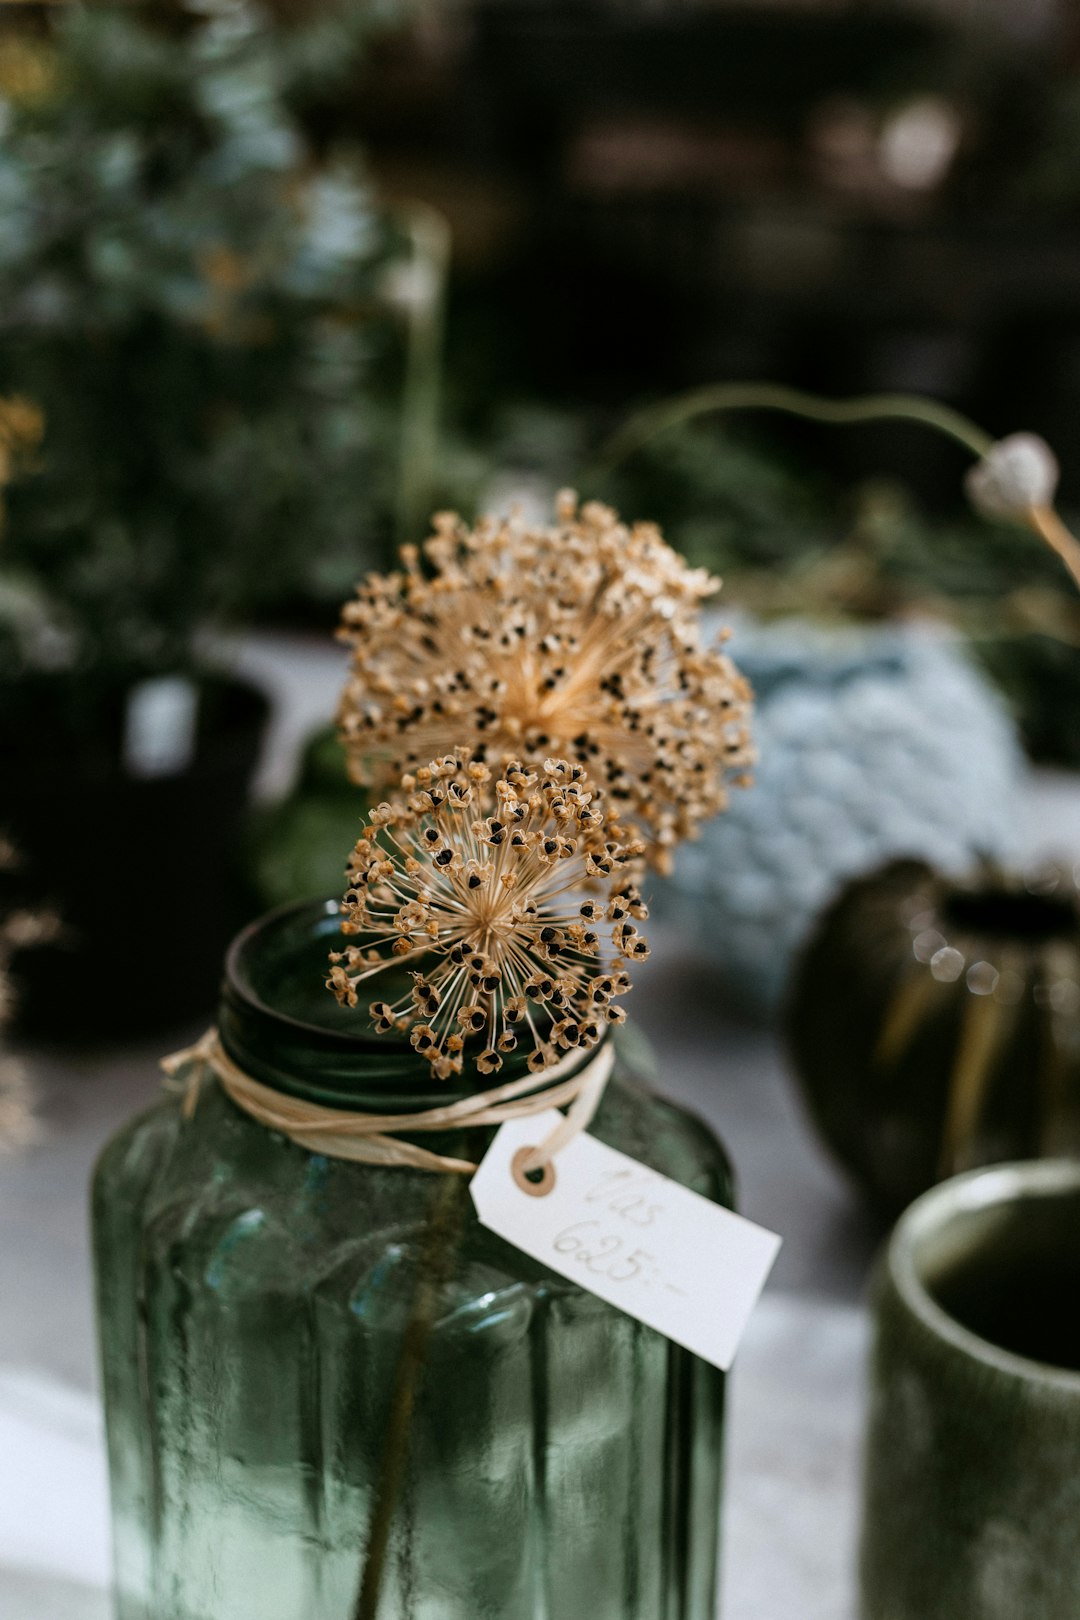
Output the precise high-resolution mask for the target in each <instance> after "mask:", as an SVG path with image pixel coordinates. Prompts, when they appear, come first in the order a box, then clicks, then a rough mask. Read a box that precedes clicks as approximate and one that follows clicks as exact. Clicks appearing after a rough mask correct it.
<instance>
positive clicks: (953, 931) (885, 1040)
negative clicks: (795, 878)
mask: <svg viewBox="0 0 1080 1620" xmlns="http://www.w3.org/2000/svg"><path fill="white" fill-rule="evenodd" d="M787 1034H788V1042H789V1047H790V1051H791V1055H792V1061H793V1066H794V1069H795V1072H796V1074H797V1076H798V1078H799V1081H800V1083H801V1086H802V1089H803V1094H804V1096H805V1098H806V1100H807V1103H808V1105H809V1108H810V1112H811V1115H812V1118H813V1120H814V1122H815V1124H816V1125H817V1127H818V1129H819V1130H820V1132H821V1134H822V1136H823V1137H824V1139H825V1141H826V1142H827V1143H828V1145H829V1146H830V1147H831V1149H832V1150H833V1152H834V1153H835V1155H836V1157H837V1158H838V1159H839V1160H840V1162H841V1163H842V1164H843V1165H844V1166H845V1168H846V1169H847V1170H848V1171H849V1172H850V1173H851V1175H852V1176H853V1177H854V1178H855V1179H856V1181H857V1182H858V1183H859V1184H860V1186H861V1187H862V1188H863V1189H864V1191H865V1192H866V1193H867V1194H868V1196H869V1197H870V1199H871V1200H872V1201H873V1202H874V1203H875V1204H876V1205H877V1206H878V1208H879V1209H880V1210H881V1211H882V1212H883V1213H884V1214H885V1215H887V1216H890V1217H893V1216H895V1215H897V1214H899V1212H900V1210H902V1209H903V1208H904V1207H905V1206H906V1205H907V1204H909V1203H910V1202H911V1200H912V1199H913V1198H916V1197H917V1196H918V1195H919V1193H921V1192H924V1191H925V1190H926V1188H927V1187H930V1186H932V1185H933V1184H934V1182H936V1181H939V1180H942V1179H944V1178H946V1177H948V1176H951V1175H955V1174H957V1173H958V1172H960V1171H963V1170H969V1169H973V1168H975V1167H976V1166H978V1165H981V1164H994V1163H1003V1162H1004V1161H1005V1160H1010V1159H1023V1158H1042V1157H1047V1158H1052V1157H1055V1156H1058V1155H1069V1154H1080V893H1078V888H1077V877H1076V874H1075V873H1074V872H1073V871H1071V870H1070V869H1069V868H1067V867H1065V866H1063V865H1055V864H1049V865H1047V866H1046V867H1044V868H1042V869H1041V870H1039V871H1038V872H1035V873H1030V874H1027V875H1022V874H1008V873H1004V872H1001V871H1000V870H996V869H991V868H987V869H985V870H983V871H980V872H976V873H973V874H972V875H971V876H970V877H968V878H966V879H964V880H957V879H953V878H948V877H946V876H944V875H943V874H941V873H939V872H935V871H933V870H932V869H931V868H930V867H928V866H927V865H925V863H923V862H922V861H909V860H902V861H893V862H890V863H889V864H888V865H887V866H884V867H882V868H881V869H880V870H878V871H876V872H873V873H871V874H869V875H868V876H867V877H864V878H859V879H857V880H856V881H855V882H853V883H850V884H848V886H847V887H846V888H845V889H844V890H843V891H842V892H841V893H840V895H839V896H838V897H837V899H836V900H835V902H834V903H833V905H832V906H831V907H830V908H829V909H828V910H827V911H826V912H825V913H824V914H823V916H822V917H821V919H820V921H819V922H818V924H817V927H816V929H815V931H814V934H813V935H812V936H811V938H810V939H809V941H808V942H807V944H806V946H805V949H804V951H803V953H802V957H801V960H800V962H799V965H798V968H797V971H796V974H795V979H794V983H793V989H792V995H791V999H790V1003H789V1006H788V1012H787Z"/></svg>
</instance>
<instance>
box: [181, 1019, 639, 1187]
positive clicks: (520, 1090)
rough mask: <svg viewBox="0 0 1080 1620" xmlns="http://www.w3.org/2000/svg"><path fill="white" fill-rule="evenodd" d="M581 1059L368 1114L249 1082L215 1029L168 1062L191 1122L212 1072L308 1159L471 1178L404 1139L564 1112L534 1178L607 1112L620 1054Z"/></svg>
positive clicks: (607, 1050)
mask: <svg viewBox="0 0 1080 1620" xmlns="http://www.w3.org/2000/svg"><path fill="white" fill-rule="evenodd" d="M578 1062H580V1053H578V1052H569V1053H567V1055H566V1056H565V1057H563V1058H560V1060H559V1061H558V1062H557V1063H554V1064H552V1065H551V1066H550V1067H549V1068H547V1069H544V1070H542V1071H541V1072H540V1073H539V1074H525V1075H521V1076H520V1077H519V1078H518V1079H516V1080H509V1081H507V1082H506V1083H505V1084H504V1085H501V1086H494V1087H492V1088H491V1090H489V1091H478V1092H475V1093H474V1094H473V1095H472V1096H469V1097H461V1098H459V1099H457V1100H456V1101H455V1102H452V1103H446V1104H444V1105H443V1106H441V1107H439V1108H426V1109H423V1110H421V1111H420V1112H418V1113H411V1114H368V1113H363V1112H362V1111H360V1110H352V1109H334V1108H324V1107H323V1106H322V1105H321V1104H319V1103H314V1102H308V1101H307V1100H306V1099H304V1098H300V1097H291V1096H287V1095H286V1094H284V1093H282V1092H280V1091H275V1090H274V1089H273V1088H272V1087H271V1086H264V1085H262V1084H261V1083H260V1082H259V1081H258V1080H254V1079H252V1077H251V1075H249V1074H246V1073H245V1072H244V1070H243V1069H241V1068H240V1067H239V1065H238V1064H236V1063H234V1061H233V1059H232V1058H231V1057H230V1056H229V1054H228V1052H227V1051H226V1050H225V1048H224V1046H223V1045H222V1043H221V1038H220V1036H219V1035H218V1032H217V1030H216V1029H209V1030H207V1032H206V1034H205V1035H203V1036H202V1037H201V1038H200V1039H199V1040H198V1041H196V1042H195V1043H194V1045H192V1046H188V1047H185V1048H184V1049H183V1050H182V1051H179V1052H174V1053H172V1055H171V1056H169V1057H166V1058H163V1059H162V1060H161V1067H162V1068H163V1069H164V1071H165V1073H166V1075H167V1076H168V1078H169V1080H170V1081H172V1082H173V1083H174V1089H177V1090H179V1091H180V1092H181V1093H182V1095H183V1103H182V1112H183V1114H184V1116H185V1118H190V1117H191V1116H192V1115H193V1114H194V1112H195V1109H196V1108H197V1107H198V1102H199V1094H200V1092H201V1090H202V1087H203V1084H204V1082H205V1080H206V1078H207V1076H208V1075H213V1076H214V1077H215V1078H216V1079H217V1081H218V1082H219V1084H220V1085H221V1087H222V1089H223V1090H224V1092H225V1094H226V1096H228V1097H229V1098H230V1099H231V1101H232V1102H234V1103H235V1104H236V1106H237V1107H238V1108H240V1109H242V1110H243V1111H244V1113H246V1114H249V1115H250V1116H251V1118H252V1119H254V1120H257V1121H258V1123H259V1124H260V1125H264V1126H265V1127H266V1128H267V1130H271V1131H278V1132H280V1134H281V1135H282V1136H287V1137H288V1138H289V1140H290V1141H292V1142H296V1143H297V1144H298V1146H300V1147H304V1148H307V1150H308V1151H309V1152H310V1153H322V1154H325V1155H326V1156H327V1157H328V1158H331V1159H350V1160H352V1161H353V1162H354V1163H358V1164H375V1165H382V1166H398V1167H401V1168H405V1169H410V1170H428V1171H436V1172H442V1173H447V1174H452V1175H463V1176H470V1175H472V1174H473V1173H474V1171H475V1170H476V1169H477V1166H476V1165H475V1164H474V1163H472V1161H471V1160H469V1159H458V1158H453V1157H451V1156H450V1155H448V1154H443V1153H434V1152H432V1151H431V1150H430V1149H428V1148H424V1147H420V1146H419V1145H418V1144H417V1143H414V1142H409V1141H405V1140H403V1139H402V1138H401V1137H400V1136H399V1135H398V1134H397V1133H398V1132H407V1133H408V1134H409V1135H413V1134H416V1135H426V1134H429V1133H432V1132H447V1131H464V1130H472V1129H474V1128H476V1127H478V1126H499V1125H503V1124H505V1123H506V1121H507V1120H510V1119H522V1118H528V1117H530V1116H531V1115H534V1114H542V1113H545V1112H547V1110H549V1109H551V1108H563V1107H565V1108H566V1109H567V1112H566V1113H565V1114H564V1116H563V1119H562V1122H561V1123H560V1124H559V1125H557V1126H556V1127H555V1129H554V1130H552V1131H551V1132H549V1133H548V1135H547V1136H546V1137H545V1138H544V1140H543V1141H542V1142H540V1143H538V1144H537V1146H536V1147H535V1148H533V1149H532V1151H531V1152H530V1154H529V1155H528V1157H527V1158H525V1159H523V1160H522V1162H521V1166H520V1171H521V1174H523V1175H529V1174H532V1173H534V1172H535V1171H537V1170H541V1169H543V1168H544V1167H545V1166H546V1165H549V1164H550V1163H551V1161H552V1159H554V1157H555V1156H556V1154H558V1153H559V1152H560V1151H561V1150H562V1149H563V1148H564V1147H566V1145H567V1144H568V1143H569V1142H572V1141H573V1139H574V1137H576V1136H578V1135H579V1134H580V1133H581V1132H582V1131H584V1130H587V1129H588V1127H589V1125H590V1123H591V1121H592V1119H593V1116H594V1114H595V1113H596V1110H597V1109H598V1107H599V1106H600V1101H601V1098H602V1097H603V1095H604V1090H605V1087H606V1086H607V1083H608V1080H609V1078H610V1076H611V1070H612V1066H613V1064H614V1062H615V1054H614V1051H613V1049H612V1047H611V1045H610V1043H606V1044H605V1045H604V1046H602V1047H601V1048H600V1050H599V1051H598V1052H596V1053H595V1054H594V1055H593V1056H592V1057H591V1058H590V1059H589V1060H588V1061H587V1062H586V1063H585V1064H584V1065H582V1066H581V1067H580V1068H578V1069H577V1070H576V1072H573V1073H569V1072H568V1071H570V1070H572V1069H573V1066H574V1064H575V1063H578Z"/></svg>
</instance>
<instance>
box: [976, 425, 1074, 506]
mask: <svg viewBox="0 0 1080 1620" xmlns="http://www.w3.org/2000/svg"><path fill="white" fill-rule="evenodd" d="M1059 471H1060V470H1059V468H1058V463H1057V457H1056V456H1055V455H1054V452H1053V451H1052V450H1051V448H1050V446H1049V445H1048V444H1047V442H1046V440H1045V439H1040V438H1039V436H1038V434H1036V433H1011V434H1010V435H1009V437H1008V438H1007V439H999V440H998V441H997V443H996V444H993V445H991V446H990V449H989V450H988V451H987V452H986V455H985V456H983V458H982V460H981V461H979V462H976V464H975V466H974V467H972V468H971V470H970V471H969V472H968V475H967V477H966V478H965V479H964V488H965V490H966V492H967V497H968V500H969V501H970V502H971V504H972V506H973V507H974V508H975V510H976V511H977V512H980V513H981V514H982V515H983V516H984V517H988V518H996V519H1001V518H1005V519H1011V520H1012V521H1014V522H1015V521H1019V522H1024V521H1026V519H1027V514H1028V513H1029V511H1030V510H1031V508H1032V507H1033V506H1052V505H1053V503H1054V495H1055V493H1056V492H1057V485H1058V476H1059Z"/></svg>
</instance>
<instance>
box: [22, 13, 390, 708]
mask: <svg viewBox="0 0 1080 1620" xmlns="http://www.w3.org/2000/svg"><path fill="white" fill-rule="evenodd" d="M58 10H59V12H60V15H59V16H58V17H57V19H56V22H55V24H54V30H53V33H52V36H51V38H48V39H36V38H35V39H31V38H30V37H28V36H26V35H15V34H11V33H8V34H7V35H5V36H3V38H2V39H0V395H3V396H7V397H9V398H10V397H11V396H21V397H22V398H26V399H29V400H32V401H34V402H35V403H36V404H37V405H38V406H40V408H41V410H42V412H43V414H44V435H43V439H42V442H41V446H40V451H39V452H38V453H37V454H36V455H35V456H34V457H33V458H32V459H27V458H24V460H25V463H26V464H25V465H24V466H23V469H22V472H21V475H20V474H19V473H18V471H17V470H16V471H13V472H12V478H11V482H10V485H9V487H8V488H7V489H6V490H5V491H4V492H3V493H4V496H5V506H6V515H5V519H4V526H3V531H2V534H0V705H2V706H3V707H0V726H3V727H5V729H6V730H7V731H9V732H10V730H11V727H12V725H17V724H18V722H19V718H20V717H19V714H18V713H17V712H16V713H12V712H11V710H12V706H13V705H15V704H17V703H18V702H19V694H20V692H25V691H28V690H29V689H30V687H32V685H33V682H32V681H31V682H30V683H27V682H25V681H24V682H21V683H16V682H15V681H13V680H12V677H14V676H19V675H21V674H27V673H30V674H33V673H34V672H35V671H37V672H38V673H39V674H41V673H42V671H44V672H48V671H53V672H56V673H57V674H59V675H62V676H64V677H71V678H72V679H71V681H70V682H69V684H70V685H71V686H72V687H74V685H75V683H76V682H77V683H78V684H79V685H80V686H81V687H82V689H83V695H84V698H85V693H86V690H87V687H88V686H89V687H90V688H92V689H93V690H95V691H100V692H101V693H102V695H103V702H106V703H107V702H109V701H111V700H112V697H113V696H114V695H115V693H116V692H117V691H118V690H122V689H123V688H124V687H126V686H128V685H130V683H131V682H132V681H133V680H136V679H139V678H141V677H142V676H144V675H152V674H155V673H158V672H161V671H172V670H177V669H185V668H188V667H191V666H192V664H193V662H194V660H195V651H194V638H195V635H196V632H197V631H198V630H199V629H200V628H201V627H202V626H204V625H205V624H207V623H213V622H215V621H216V622H221V621H226V620H229V619H235V618H238V617H243V616H245V615H247V614H249V613H250V612H251V611H252V610H253V609H255V608H257V607H258V606H259V605H260V604H264V603H281V602H282V601H283V600H288V599H289V598H290V597H291V596H294V595H295V594H296V593H297V592H309V593H310V591H311V590H312V588H314V591H315V594H317V595H322V596H326V595H330V594H333V593H334V592H337V591H341V592H343V591H344V590H345V589H346V588H347V587H348V585H349V584H350V583H351V580H352V579H353V578H354V577H355V576H356V574H357V573H359V572H360V571H361V570H362V568H363V567H364V566H365V565H366V563H367V562H368V561H371V560H375V559H376V558H378V557H379V556H380V553H381V552H382V551H383V550H385V548H386V546H387V545H388V542H389V537H390V530H391V527H392V520H393V505H394V501H395V499H396V497H397V485H398V473H399V469H398V465H397V460H396V456H397V446H398V443H399V429H400V422H399V419H398V408H399V398H400V389H401V375H400V374H401V370H402V364H403V362H402V358H401V356H402V349H403V335H402V326H403V317H402V315H401V313H400V309H397V310H396V311H395V309H394V308H393V307H392V303H393V301H392V300H388V298H387V296H386V290H387V287H388V277H389V276H392V274H393V266H394V265H395V264H399V265H400V263H401V262H403V254H404V252H405V244H404V241H403V239H402V236H401V233H400V231H399V229H398V227H397V226H395V225H394V224H393V223H392V222H389V221H388V220H387V219H386V218H385V217H384V216H383V215H382V214H381V212H380V210H379V209H378V207H377V206H376V203H375V200H374V198H373V195H372V192H371V190H370V188H369V185H368V183H367V181H366V179H365V177H364V173H363V169H362V165H361V163H360V161H359V157H358V154H357V153H356V152H355V151H353V150H341V149H335V148H334V147H332V146H329V147H326V146H324V145H323V144H322V143H321V142H320V141H319V140H318V139H317V138H316V137H315V136H313V134H312V133H311V130H312V129H313V128H314V129H316V130H317V129H318V119H317V117H316V118H309V117H308V114H309V112H311V111H312V110H314V111H316V112H317V110H318V105H319V104H320V103H323V102H325V100H326V98H328V97H329V96H331V95H332V94H333V93H334V92H335V90H337V91H341V92H344V91H345V90H346V89H347V88H348V86H349V85H350V83H351V82H352V80H351V76H352V75H353V74H354V73H355V70H356V68H357V64H358V62H359V61H360V60H361V59H362V57H363V53H364V49H365V46H366V45H367V43H368V40H369V37H370V36H371V35H372V33H373V32H374V31H376V30H378V29H380V28H382V27H384V26H385V25H386V23H387V22H388V21H391V20H392V19H393V15H394V10H393V8H392V7H390V6H386V5H383V6H375V7H369V6H357V5H352V4H342V5H339V6H336V7H335V6H334V5H332V4H331V5H325V6H322V7H320V8H319V9H317V10H314V11H311V12H310V13H309V12H306V11H305V12H304V13H303V14H302V15H301V17H300V19H299V20H294V21H291V22H288V21H286V22H283V21H282V20H280V19H277V18H275V17H273V16H271V15H270V14H269V13H268V12H267V11H265V10H263V9H261V8H260V7H259V6H258V5H256V4H250V3H247V0H230V3H227V4H226V3H223V0H220V3H219V0H213V3H205V4H199V5H198V6H196V4H195V3H194V0H193V3H192V4H191V5H190V6H183V7H177V8H172V9H171V10H168V11H163V10H157V11H155V10H152V9H148V8H143V7H138V8H136V7H131V6H124V5H120V6H117V7H111V6H104V7H102V6H93V7H81V6H71V7H63V8H58ZM9 470H10V469H9ZM312 581H314V582H315V583H314V587H312ZM4 707H6V708H7V710H8V711H9V712H8V713H7V714H6V715H5V713H4ZM91 707H92V705H91ZM85 713H86V704H85V702H84V704H83V710H82V714H83V718H85ZM28 723H29V722H28Z"/></svg>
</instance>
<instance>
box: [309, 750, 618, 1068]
mask: <svg viewBox="0 0 1080 1620" xmlns="http://www.w3.org/2000/svg"><path fill="white" fill-rule="evenodd" d="M402 788H403V790H404V793H405V794H406V795H407V796H406V797H403V798H401V799H397V800H394V801H391V802H388V803H386V804H381V805H379V807H378V808H377V809H376V810H374V811H373V812H372V813H371V816H370V818H369V820H370V824H369V825H368V826H367V827H365V829H364V831H363V833H362V835H361V838H360V840H359V842H358V843H357V845H356V849H355V850H354V852H353V856H352V860H351V862H350V866H349V890H348V893H347V895H346V897H345V900H344V903H343V905H342V913H343V917H344V921H343V924H342V931H343V932H344V933H345V934H347V935H351V936H353V937H354V938H355V940H356V943H355V944H350V945H348V946H346V947H345V949H343V950H342V951H338V952H335V953H334V954H333V955H332V957H331V962H332V964H333V965H332V967H331V970H330V977H329V980H328V984H329V987H330V989H331V990H333V991H334V993H335V995H336V996H337V998H338V1000H339V1001H340V1002H341V1003H342V1004H343V1005H347V1006H356V1005H357V1004H358V1003H359V1001H360V997H361V988H360V987H361V985H362V984H366V982H367V981H370V980H372V979H376V980H377V978H378V976H379V975H380V974H381V973H384V972H385V971H386V970H387V969H388V968H390V967H392V966H393V965H394V964H395V963H398V964H400V965H402V966H404V967H407V968H408V970H409V981H410V982H409V987H408V989H406V990H405V991H404V992H403V993H402V994H401V995H399V996H398V997H397V999H396V1000H394V1001H387V1000H378V999H376V1000H374V1001H373V1002H372V1004H371V1007H370V1013H371V1017H372V1019H373V1020H374V1022H375V1026H376V1028H377V1029H378V1030H380V1031H382V1032H384V1033H388V1032H389V1031H391V1030H393V1029H402V1030H405V1029H407V1030H409V1032H410V1039H411V1041H412V1044H413V1046H414V1047H415V1048H416V1050H417V1051H418V1052H420V1053H422V1054H423V1056H425V1057H426V1058H427V1059H428V1061H429V1062H430V1064H431V1066H432V1069H433V1071H434V1073H435V1074H436V1075H438V1076H439V1077H440V1078H442V1079H446V1078H448V1077H449V1076H450V1075H452V1074H456V1073H460V1072H461V1069H462V1067H463V1061H464V1054H465V1050H466V1046H467V1044H468V1043H472V1051H473V1053H474V1054H475V1062H476V1067H477V1069H478V1070H479V1072H480V1073H481V1074H493V1073H495V1072H496V1071H497V1070H498V1069H500V1068H501V1067H502V1064H503V1061H504V1059H505V1057H506V1056H507V1055H508V1054H510V1053H512V1052H514V1051H516V1050H517V1048H518V1046H519V1045H520V1044H522V1043H523V1042H524V1043H526V1044H527V1045H528V1047H529V1059H528V1061H529V1067H530V1068H531V1069H533V1070H535V1071H539V1070H541V1069H544V1068H546V1067H547V1066H548V1065H549V1064H551V1063H552V1062H554V1061H555V1060H556V1059H557V1057H558V1056H559V1054H560V1053H561V1052H567V1051H570V1050H572V1049H574V1048H576V1047H590V1046H594V1045H595V1044H596V1043H597V1041H599V1039H600V1037H601V1034H602V1033H603V1029H604V1026H605V1024H607V1023H616V1022H621V1020H622V1016H623V1014H622V1011H621V1009H620V1008H619V1007H617V1006H616V1005H615V1002H616V1000H617V998H618V997H620V996H622V995H624V994H625V992H626V991H627V990H629V988H630V980H629V978H628V976H627V971H626V970H627V967H628V965H629V964H630V963H632V962H634V961H640V960H642V959H643V958H644V957H645V956H647V955H648V947H647V945H646V942H645V939H644V937H643V936H642V934H641V933H640V932H639V930H638V927H637V923H638V922H639V921H641V920H643V919H644V918H645V916H646V915H647V913H646V909H645V906H644V904H643V903H642V900H641V896H640V895H639V893H638V891H637V889H636V887H635V886H634V883H633V881H632V876H631V872H632V868H633V865H634V864H635V862H636V861H637V860H638V859H639V857H640V854H641V846H640V844H637V843H635V842H628V841H627V840H626V839H625V838H624V835H623V833H622V829H621V828H620V827H619V825H618V823H617V822H615V821H613V820H612V819H611V818H610V817H609V816H607V815H606V814H605V810H604V805H603V800H602V795H600V794H599V793H598V792H596V791H595V790H594V789H593V788H592V787H591V786H590V784H589V780H588V776H587V773H586V772H585V770H584V768H583V767H582V766H581V765H578V764H576V763H573V762H569V761H566V760H558V759H548V760H547V761H545V763H544V765H543V767H542V768H541V769H540V770H539V771H532V770H529V769H527V768H526V767H525V766H523V765H520V764H516V763H513V762H511V763H510V764H509V765H508V766H507V767H505V769H504V770H503V773H502V774H501V775H500V776H498V777H494V776H493V775H492V773H491V771H490V770H489V769H488V767H487V766H486V765H484V764H482V763H480V762H478V761H475V760H472V759H470V757H469V754H468V751H467V750H459V751H458V752H457V753H456V754H453V755H449V756H446V757H444V758H442V759H438V760H434V761H432V762H431V763H430V764H429V765H427V766H424V767H422V768H421V769H420V770H418V771H417V772H416V773H415V774H414V775H408V776H406V777H405V778H404V780H403V782H402ZM372 988H374V986H372Z"/></svg>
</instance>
